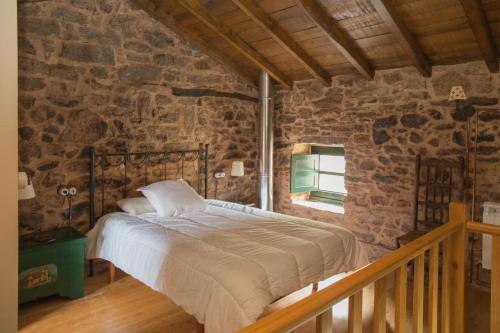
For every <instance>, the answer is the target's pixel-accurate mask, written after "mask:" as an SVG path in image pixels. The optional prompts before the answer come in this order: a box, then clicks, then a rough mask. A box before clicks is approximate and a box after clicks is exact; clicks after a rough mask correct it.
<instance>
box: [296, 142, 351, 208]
mask: <svg viewBox="0 0 500 333" xmlns="http://www.w3.org/2000/svg"><path fill="white" fill-rule="evenodd" d="M344 174H345V158H344V148H343V147H328V146H312V147H311V154H301V155H292V172H291V189H290V190H291V191H290V192H292V193H298V192H308V193H309V201H320V202H324V203H331V204H335V205H339V206H343V204H344V199H345V197H346V195H347V191H346V189H345V185H344Z"/></svg>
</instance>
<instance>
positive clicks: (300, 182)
mask: <svg viewBox="0 0 500 333" xmlns="http://www.w3.org/2000/svg"><path fill="white" fill-rule="evenodd" d="M290 176H291V181H290V192H291V193H297V192H310V191H317V190H318V189H319V155H292V168H291V175H290Z"/></svg>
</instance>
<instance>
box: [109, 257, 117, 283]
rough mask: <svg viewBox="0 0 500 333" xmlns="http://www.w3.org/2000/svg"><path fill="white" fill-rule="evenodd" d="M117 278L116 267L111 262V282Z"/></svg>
mask: <svg viewBox="0 0 500 333" xmlns="http://www.w3.org/2000/svg"><path fill="white" fill-rule="evenodd" d="M115 279H116V267H115V265H113V263H112V262H111V261H110V262H109V283H113V282H115Z"/></svg>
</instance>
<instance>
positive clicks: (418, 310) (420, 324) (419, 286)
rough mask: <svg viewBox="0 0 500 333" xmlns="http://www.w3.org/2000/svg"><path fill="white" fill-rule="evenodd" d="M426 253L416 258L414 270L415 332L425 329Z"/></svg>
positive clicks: (418, 332)
mask: <svg viewBox="0 0 500 333" xmlns="http://www.w3.org/2000/svg"><path fill="white" fill-rule="evenodd" d="M424 256H425V254H424V253H422V254H420V255H418V256H417V257H415V259H414V272H413V333H423V331H424V263H425V257H424Z"/></svg>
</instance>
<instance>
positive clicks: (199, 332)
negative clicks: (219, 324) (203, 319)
mask: <svg viewBox="0 0 500 333" xmlns="http://www.w3.org/2000/svg"><path fill="white" fill-rule="evenodd" d="M196 333H205V325H203V324H200V323H199V322H196Z"/></svg>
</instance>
